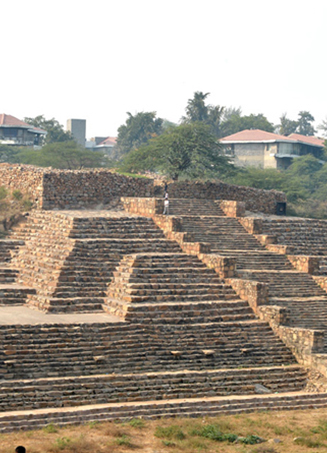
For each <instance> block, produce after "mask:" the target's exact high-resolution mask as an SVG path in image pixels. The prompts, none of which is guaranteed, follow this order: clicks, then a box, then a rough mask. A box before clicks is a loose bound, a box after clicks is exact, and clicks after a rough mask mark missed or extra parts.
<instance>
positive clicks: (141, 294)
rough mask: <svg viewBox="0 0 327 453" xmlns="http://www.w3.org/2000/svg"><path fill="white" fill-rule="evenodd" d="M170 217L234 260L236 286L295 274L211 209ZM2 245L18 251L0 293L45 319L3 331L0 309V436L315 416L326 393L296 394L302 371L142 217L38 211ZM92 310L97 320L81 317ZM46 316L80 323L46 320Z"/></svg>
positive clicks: (211, 275) (194, 205)
mask: <svg viewBox="0 0 327 453" xmlns="http://www.w3.org/2000/svg"><path fill="white" fill-rule="evenodd" d="M193 211H196V216H194V217H192V215H193ZM185 212H187V213H186V215H185ZM209 212H210V215H207V214H208V213H209ZM171 213H174V215H176V216H178V217H181V218H182V224H183V228H184V229H185V231H190V232H191V233H192V235H194V236H195V237H196V239H197V240H198V239H199V240H200V239H201V240H202V241H203V242H208V243H210V245H211V247H212V252H213V253H220V254H225V255H226V256H234V257H235V258H236V260H237V266H238V272H240V273H242V272H244V275H246V276H247V278H250V277H248V274H249V273H251V272H252V276H251V277H253V278H254V279H255V278H259V277H260V275H261V274H265V272H266V273H268V271H269V272H270V273H271V272H272V270H273V269H274V266H276V267H277V270H278V272H281V273H285V275H286V274H292V275H295V274H296V272H294V271H292V267H291V266H290V264H289V263H288V262H287V260H286V258H285V257H284V256H279V255H276V254H273V253H269V252H267V251H266V250H265V249H264V247H263V246H262V245H261V244H260V243H259V242H258V241H257V240H256V239H255V238H254V237H253V236H251V235H250V234H248V233H246V232H245V230H244V229H243V228H242V227H241V226H240V225H239V223H238V222H237V220H236V219H231V218H227V217H226V216H224V215H223V212H222V211H221V209H220V207H219V203H214V202H212V201H207V200H188V201H184V200H172V202H171ZM199 214H200V215H199ZM216 238H217V240H216ZM10 240H13V241H18V242H19V245H20V248H19V249H17V250H16V251H15V252H14V254H13V255H12V260H11V262H9V264H8V268H7V270H8V271H9V272H8V273H7V274H6V272H4V273H3V278H7V279H8V281H6V285H7V286H8V287H10V285H14V284H17V283H18V284H20V285H21V286H22V287H23V288H25V289H26V290H27V291H31V293H30V294H28V295H27V297H28V299H27V305H25V307H24V308H26V306H27V307H30V308H33V309H38V310H42V311H47V314H46V315H44V316H46V318H45V319H46V320H45V321H44V322H42V323H29V322H26V321H24V320H18V319H17V320H16V319H13V322H12V324H10V325H7V324H3V323H2V322H1V307H0V344H1V347H0V409H1V410H0V432H6V431H11V430H15V429H34V428H36V427H38V428H39V427H42V426H45V425H47V424H49V423H58V424H62V425H64V424H68V423H80V422H86V421H96V420H98V421H99V420H115V419H130V418H135V417H143V418H153V417H171V416H178V415H183V416H192V417H194V416H204V415H217V414H222V413H242V412H247V411H253V410H266V409H275V410H276V409H285V408H287V409H299V408H302V409H303V408H309V407H326V406H327V394H325V393H319V394H308V393H305V391H304V390H305V387H306V385H307V380H308V377H307V372H306V370H305V369H304V368H303V367H301V366H299V365H298V364H297V362H296V360H295V358H294V356H293V354H292V353H291V351H290V350H289V349H288V348H287V347H286V346H285V345H284V343H283V342H282V341H281V340H280V339H279V338H278V337H277V336H276V335H275V334H274V333H273V331H272V329H271V328H270V327H269V325H268V323H266V322H263V321H260V320H259V319H258V318H256V316H255V315H254V314H253V311H252V309H250V307H249V305H248V304H247V302H246V301H244V300H241V299H240V298H239V297H238V296H237V295H236V293H235V292H234V290H233V289H232V288H231V286H229V285H228V284H227V283H226V282H224V281H223V280H222V279H221V278H219V276H218V274H217V273H216V272H215V271H214V270H212V269H209V268H207V267H206V266H205V265H204V264H203V263H202V261H200V260H199V259H198V257H196V256H189V255H187V254H185V253H183V252H182V251H181V248H180V246H179V245H178V244H177V243H176V242H173V241H171V240H167V239H166V237H165V235H164V234H163V232H162V231H161V230H160V229H159V228H158V227H157V226H156V224H155V223H154V221H153V220H152V219H150V218H145V217H140V216H136V215H128V214H127V213H117V212H115V213H112V212H110V211H108V212H102V211H85V212H84V211H78V212H77V211H76V212H73V211H72V212H67V211H65V212H64V211H57V212H45V211H39V212H34V213H32V214H31V215H30V216H29V217H28V219H27V221H26V223H25V224H21V225H20V226H19V227H16V228H15V229H14V231H13V232H12V235H11V238H10ZM283 260H286V261H283ZM265 266H266V267H265ZM301 275H302V274H301ZM266 277H267V276H266V275H265V278H266ZM260 278H262V279H263V280H264V277H260ZM303 281H304V280H303ZM301 284H302V283H301ZM276 288H277V286H276ZM306 288H307V287H306V285H305V284H304V287H303V291H306ZM317 288H318V287H317ZM318 289H319V288H318ZM0 291H1V290H0ZM276 291H278V288H277V289H276ZM290 291H291V289H290ZM7 297H8V296H7V295H4V299H3V300H4V301H6V300H7ZM276 297H279V298H281V297H280V294H279V293H277V292H276ZM315 297H317V298H320V297H322V296H320V293H319V294H318V293H317V296H315ZM288 299H292V297H291V296H289V297H288ZM5 303H6V302H5ZM22 303H23V302H22ZM103 310H104V311H103ZM100 311H101V313H102V314H101V316H102V317H106V316H107V317H108V321H104V320H103V318H102V321H101V322H100V321H99V322H97V321H95V320H94V319H96V318H94V317H96V316H100ZM56 313H68V314H69V313H73V315H74V316H76V317H77V316H78V315H79V314H80V313H84V314H85V313H87V314H90V316H92V320H89V321H87V322H85V321H83V322H82V321H81V322H78V321H77V320H74V321H73V322H67V321H66V322H62V323H57V322H54V321H52V318H51V317H52V316H56ZM105 313H108V314H107V315H106V314H105ZM112 315H115V316H112ZM117 315H118V316H119V318H117V317H116V316H117ZM62 316H72V315H66V314H64V315H62ZM90 319H91V318H90Z"/></svg>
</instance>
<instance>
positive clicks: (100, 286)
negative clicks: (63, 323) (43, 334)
mask: <svg viewBox="0 0 327 453" xmlns="http://www.w3.org/2000/svg"><path fill="white" fill-rule="evenodd" d="M28 223H30V224H31V226H33V225H34V224H36V225H37V228H35V230H34V233H33V232H30V229H29V228H28V227H27V226H24V225H23V226H22V228H21V230H19V229H18V231H15V232H14V234H17V235H22V234H24V232H25V231H28V232H29V234H30V236H29V239H28V241H26V243H25V245H24V246H22V248H21V249H20V251H19V253H18V255H17V256H16V257H15V258H14V260H13V266H16V267H17V268H18V269H19V275H18V277H17V282H18V283H19V284H22V285H26V286H29V287H32V288H34V289H35V291H36V294H33V295H31V296H29V297H28V303H29V305H30V306H34V307H36V308H38V309H40V310H44V311H49V312H50V311H51V312H75V311H76V312H90V311H93V312H97V311H102V303H103V300H104V297H105V294H106V288H107V285H108V283H109V282H110V280H111V278H112V275H113V271H114V269H115V268H116V266H117V265H118V263H119V261H120V260H121V258H122V257H123V256H124V255H126V254H129V253H136V252H152V251H159V252H160V251H167V252H174V251H179V250H180V248H179V246H178V245H177V244H176V243H174V242H172V241H168V240H166V238H165V237H164V235H163V233H162V231H161V230H160V229H159V228H158V227H157V226H156V225H155V224H154V222H153V221H152V220H151V219H147V218H142V217H129V216H126V215H122V216H118V217H110V216H108V215H107V214H104V213H101V212H100V213H97V212H95V213H94V215H93V217H91V218H89V217H88V216H87V215H86V214H85V216H84V217H83V215H82V214H80V215H79V216H77V215H74V213H72V214H68V213H53V212H38V213H35V214H33V215H32V216H31V218H30V219H29V220H28Z"/></svg>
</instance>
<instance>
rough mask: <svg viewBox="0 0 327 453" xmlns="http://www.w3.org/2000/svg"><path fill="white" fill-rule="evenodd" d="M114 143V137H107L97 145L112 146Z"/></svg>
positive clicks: (115, 139)
mask: <svg viewBox="0 0 327 453" xmlns="http://www.w3.org/2000/svg"><path fill="white" fill-rule="evenodd" d="M116 142H117V138H116V137H107V138H106V139H105V140H103V141H102V142H101V143H99V144H98V146H114V145H115V144H116ZM98 146H97V147H98Z"/></svg>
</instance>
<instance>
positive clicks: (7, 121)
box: [0, 113, 46, 146]
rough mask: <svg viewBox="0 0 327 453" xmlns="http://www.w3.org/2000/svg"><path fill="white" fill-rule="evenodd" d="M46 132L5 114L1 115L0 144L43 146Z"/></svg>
mask: <svg viewBox="0 0 327 453" xmlns="http://www.w3.org/2000/svg"><path fill="white" fill-rule="evenodd" d="M45 135H46V131H44V130H42V129H40V128H38V127H34V126H31V125H30V124H27V123H25V122H24V121H21V120H19V119H18V118H15V117H14V116H11V115H6V114H5V113H2V114H0V144H2V145H15V146H41V145H42V138H43V137H44V136H45Z"/></svg>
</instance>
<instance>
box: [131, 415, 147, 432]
mask: <svg viewBox="0 0 327 453" xmlns="http://www.w3.org/2000/svg"><path fill="white" fill-rule="evenodd" d="M128 424H129V425H130V426H132V427H133V428H140V429H142V428H144V427H145V423H144V420H142V419H141V418H133V419H132V420H130V421H129V422H128Z"/></svg>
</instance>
